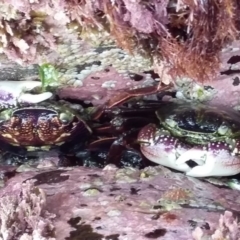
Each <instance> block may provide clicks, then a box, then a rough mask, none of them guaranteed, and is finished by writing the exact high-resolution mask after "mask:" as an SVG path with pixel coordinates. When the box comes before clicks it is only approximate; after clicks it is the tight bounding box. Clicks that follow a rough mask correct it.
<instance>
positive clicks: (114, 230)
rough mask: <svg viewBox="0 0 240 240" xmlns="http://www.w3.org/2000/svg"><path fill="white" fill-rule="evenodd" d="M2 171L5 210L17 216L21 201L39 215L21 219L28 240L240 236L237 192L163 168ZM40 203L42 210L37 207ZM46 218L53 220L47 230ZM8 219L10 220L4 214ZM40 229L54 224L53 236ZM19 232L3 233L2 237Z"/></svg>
mask: <svg viewBox="0 0 240 240" xmlns="http://www.w3.org/2000/svg"><path fill="white" fill-rule="evenodd" d="M1 173H2V176H3V175H4V176H5V181H4V182H5V183H4V185H5V186H4V187H3V188H2V189H1V191H0V199H1V201H0V202H1V205H2V206H6V205H7V206H8V209H9V210H8V211H9V212H11V211H12V212H14V211H13V210H10V209H11V208H17V206H16V205H14V204H12V205H11V204H10V203H11V201H13V199H15V200H14V201H15V202H16V201H17V202H19V204H20V203H21V204H20V205H19V206H21V209H24V207H25V210H26V211H29V212H30V213H31V214H32V215H34V214H33V213H36V211H37V213H38V214H35V215H34V216H35V218H32V217H31V214H30V215H29V218H31V220H32V221H30V220H29V219H28V216H27V217H26V218H25V222H24V226H22V224H23V222H22V221H19V220H18V218H19V217H21V215H17V216H16V215H14V216H15V218H14V222H15V224H16V227H17V228H21V229H22V233H21V234H22V235H23V232H28V233H31V231H34V232H35V234H36V236H37V234H38V236H41V234H42V236H41V238H29V239H58V240H61V239H81V240H82V239H84V240H88V239H89V240H90V239H99V240H100V239H112V240H113V239H114V240H115V239H121V240H135V239H138V240H145V239H146V240H147V239H166V240H168V239H169V240H172V239H179V240H181V239H183V240H186V239H197V240H198V239H220V238H214V236H217V235H216V234H218V236H220V235H219V234H220V233H221V234H223V235H224V234H225V235H224V236H230V237H231V238H228V239H233V240H234V239H239V237H240V232H239V230H236V226H235V225H236V224H237V223H236V224H235V222H234V218H236V217H237V218H238V217H239V214H240V212H239V209H240V204H239V202H240V197H239V192H238V191H237V190H229V189H227V188H219V187H216V186H214V185H212V184H210V183H207V182H204V181H201V180H199V179H194V178H190V177H185V176H184V175H183V174H180V173H174V172H172V171H170V170H168V169H166V168H163V167H160V166H159V167H149V168H145V169H143V170H135V169H117V168H115V167H114V166H107V167H105V169H104V170H99V169H93V168H92V169H86V168H83V167H75V168H58V169H57V168H55V167H50V168H49V167H48V168H43V167H42V168H39V169H38V170H34V171H32V170H31V171H27V172H22V173H21V174H19V173H16V172H15V170H14V169H13V168H11V169H10V168H8V169H7V168H5V169H2V171H1ZM36 187H37V188H36ZM37 189H38V190H37ZM27 199H28V201H27ZM29 199H30V200H29ZM39 199H40V200H41V199H42V200H41V201H40V202H41V204H40V205H36V202H38V201H39ZM23 202H25V204H23ZM29 202H30V203H29ZM31 202H32V204H31ZM19 208H20V207H18V209H19ZM27 209H28V210H27ZM36 209H37V210H36ZM19 211H20V210H19ZM19 211H18V212H19ZM21 211H22V210H21ZM21 211H20V212H21ZM226 211H227V212H226ZM224 212H225V215H226V216H225V215H224ZM231 214H233V216H234V217H232V215H231ZM221 215H223V216H222V217H221V219H222V220H221V221H222V222H221V224H220V225H221V226H220V225H219V218H220V216H221ZM43 216H45V217H44V219H45V222H43V223H42V224H40V222H41V221H42V218H43ZM11 217H12V215H8V220H9V221H10V220H11V221H13V219H11ZM0 219H1V221H3V219H5V222H6V215H4V214H3V213H2V212H1V211H0ZM225 219H227V226H228V227H226V226H225V225H224V224H225ZM3 222H4V221H3ZM33 222H34V224H33ZM234 224H235V225H234ZM39 226H45V227H46V226H48V228H47V229H49V228H51V231H50V230H49V231H46V228H44V227H42V228H40V227H39ZM50 226H51V227H50ZM219 226H220V227H219ZM238 228H239V225H237V229H238ZM26 229H28V230H26ZM53 229H54V230H53ZM216 229H218V230H217V231H216ZM6 231H8V232H6ZM11 231H13V232H14V231H16V229H12V228H7V229H4V228H3V227H2V228H1V234H2V235H3V234H4V233H5V234H6V235H7V234H10V232H11ZM46 232H47V233H46ZM18 234H19V235H18V236H22V235H21V234H20V233H18ZM213 234H215V235H213ZM30 235H31V234H30ZM0 236H1V235H0ZM12 236H13V235H12ZM211 236H212V237H211ZM203 237H204V238H203ZM206 237H208V238H206ZM1 239H15V238H13V237H12V238H4V237H2V238H1ZM18 239H25V238H20V237H19V238H18ZM26 239H28V238H26ZM222 239H223V238H222Z"/></svg>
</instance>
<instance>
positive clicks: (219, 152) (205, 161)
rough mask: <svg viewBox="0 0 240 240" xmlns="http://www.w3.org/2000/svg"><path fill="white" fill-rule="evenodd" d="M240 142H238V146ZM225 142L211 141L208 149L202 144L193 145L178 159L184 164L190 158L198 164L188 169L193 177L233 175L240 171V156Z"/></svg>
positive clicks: (178, 161) (187, 173) (178, 163)
mask: <svg viewBox="0 0 240 240" xmlns="http://www.w3.org/2000/svg"><path fill="white" fill-rule="evenodd" d="M238 145H239V142H237V143H236V147H238ZM233 152H234V151H232V149H231V148H230V146H229V145H228V144H226V143H225V142H223V141H222V142H210V143H209V144H208V146H206V149H203V147H202V146H201V147H200V146H196V147H193V148H192V149H190V150H188V151H187V152H185V153H183V154H182V155H181V156H180V157H179V158H178V159H177V161H176V165H180V166H181V165H182V164H183V163H186V162H187V161H189V160H193V161H195V162H196V163H197V164H198V166H195V167H193V168H192V169H190V170H188V171H186V175H188V176H191V177H210V176H231V175H235V174H237V173H239V172H240V156H239V155H236V154H234V153H233Z"/></svg>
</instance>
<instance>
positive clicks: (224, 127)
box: [217, 124, 229, 135]
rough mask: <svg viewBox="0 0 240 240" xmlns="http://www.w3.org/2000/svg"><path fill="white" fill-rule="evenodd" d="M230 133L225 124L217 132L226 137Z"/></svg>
mask: <svg viewBox="0 0 240 240" xmlns="http://www.w3.org/2000/svg"><path fill="white" fill-rule="evenodd" d="M228 131H229V127H228V126H227V125H225V124H223V125H221V126H220V127H219V128H218V130H217V132H218V134H220V135H225V134H226V133H227V132H228Z"/></svg>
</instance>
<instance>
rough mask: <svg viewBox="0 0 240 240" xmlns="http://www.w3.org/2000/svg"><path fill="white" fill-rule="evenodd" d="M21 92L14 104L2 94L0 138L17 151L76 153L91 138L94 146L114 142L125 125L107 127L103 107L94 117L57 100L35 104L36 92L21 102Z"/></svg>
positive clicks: (137, 92)
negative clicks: (53, 150)
mask: <svg viewBox="0 0 240 240" xmlns="http://www.w3.org/2000/svg"><path fill="white" fill-rule="evenodd" d="M24 83H25V84H26V85H27V84H28V82H24V81H23V82H21V84H22V85H24ZM8 84H9V83H8ZM11 84H13V83H11ZM18 85H19V83H18V82H16V84H15V86H18ZM3 86H4V84H3ZM158 87H159V86H157V87H150V88H147V89H144V90H143V92H144V93H146V92H147V93H152V92H156V91H158ZM166 88H168V87H166ZM11 89H14V88H13V85H11V88H8V89H6V91H5V92H4V94H6V93H7V94H8V95H9V94H10V95H12V92H11V91H13V90H11ZM20 90H22V88H21V89H20ZM143 92H142V90H141V89H140V90H139V89H137V90H129V91H125V92H123V94H122V95H121V96H120V97H119V98H118V97H116V98H115V100H114V101H112V102H108V104H107V105H106V108H107V109H108V110H109V109H110V112H111V109H112V107H113V106H114V105H118V104H119V103H121V102H122V101H125V100H126V99H128V98H131V97H133V96H138V95H142V94H143ZM44 94H46V93H44ZM21 96H23V94H22V92H21V91H18V94H15V102H14V103H13V104H9V101H8V100H9V99H8V98H6V96H3V97H2V98H1V96H0V98H1V100H2V102H3V104H2V107H1V108H2V110H1V112H0V140H1V143H2V144H4V148H5V150H7V151H10V152H12V153H14V154H17V155H22V156H24V155H25V154H28V153H29V152H38V151H39V150H41V151H48V150H51V149H60V152H63V153H67V154H69V155H74V151H75V150H76V148H75V146H78V149H79V148H81V147H82V149H83V148H87V147H88V145H89V142H93V143H92V144H90V145H91V146H92V147H91V149H93V148H95V147H96V146H98V147H99V145H100V146H102V144H103V143H104V144H106V142H109V143H112V141H113V140H114V139H116V138H117V136H116V135H117V134H118V133H119V132H121V129H118V128H117V127H116V126H115V127H113V125H109V124H107V127H106V125H104V122H107V123H108V122H109V120H108V119H107V120H106V119H105V120H100V119H101V118H102V119H104V118H105V117H104V114H103V113H104V112H105V109H103V108H99V109H98V111H97V112H96V113H95V114H94V116H93V118H89V114H85V113H82V112H81V113H79V112H77V111H75V110H73V109H70V108H68V107H66V106H64V105H63V104H61V103H58V102H57V101H54V102H53V101H43V102H41V101H37V102H38V104H34V101H33V100H34V96H33V95H29V94H27V93H26V94H25V96H26V97H25V101H24V103H28V104H27V106H23V105H22V104H19V99H20V97H21ZM27 96H30V99H31V101H28V98H27ZM44 96H45V95H44ZM44 100H46V99H44ZM29 103H30V104H29ZM9 107H10V108H9ZM107 109H106V111H107ZM92 132H94V134H92ZM102 132H104V134H103V136H101V133H102ZM105 132H108V133H109V132H110V134H105ZM96 134H99V137H96ZM114 134H116V135H114Z"/></svg>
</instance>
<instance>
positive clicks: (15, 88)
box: [0, 81, 52, 108]
mask: <svg viewBox="0 0 240 240" xmlns="http://www.w3.org/2000/svg"><path fill="white" fill-rule="evenodd" d="M36 87H41V82H37V81H0V108H7V107H14V106H16V105H17V103H39V102H42V101H45V100H47V99H49V98H50V97H52V93H51V92H44V93H40V94H30V93H27V92H28V91H30V90H32V89H34V88H36Z"/></svg>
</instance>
